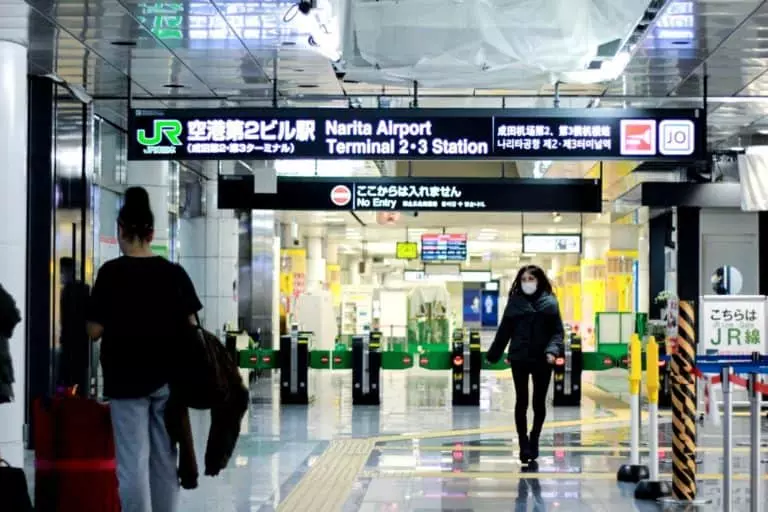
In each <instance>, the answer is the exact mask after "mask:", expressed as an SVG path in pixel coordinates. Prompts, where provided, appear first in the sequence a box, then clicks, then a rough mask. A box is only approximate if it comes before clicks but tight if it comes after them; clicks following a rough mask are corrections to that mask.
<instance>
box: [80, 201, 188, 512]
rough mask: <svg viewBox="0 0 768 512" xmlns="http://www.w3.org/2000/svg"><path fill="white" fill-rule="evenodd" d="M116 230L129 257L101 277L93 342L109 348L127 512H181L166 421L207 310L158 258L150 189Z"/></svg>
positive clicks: (92, 315)
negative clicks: (191, 334)
mask: <svg viewBox="0 0 768 512" xmlns="http://www.w3.org/2000/svg"><path fill="white" fill-rule="evenodd" d="M117 225H118V241H119V244H120V250H121V251H122V253H123V255H122V256H121V257H119V258H117V259H114V260H110V261H108V262H106V263H105V264H104V265H103V266H102V267H101V268H100V269H99V272H98V275H97V277H96V283H95V285H94V287H93V292H92V294H91V306H90V308H89V316H88V334H89V336H90V337H91V339H94V340H96V339H101V340H102V346H101V365H102V371H103V377H104V395H105V396H106V397H108V398H109V400H110V409H111V412H112V425H113V430H114V436H115V450H116V455H117V476H118V482H119V488H120V501H121V505H122V512H151V511H154V512H175V511H176V510H177V509H178V496H179V476H178V472H177V460H176V459H177V454H176V451H175V449H174V448H173V447H172V443H171V440H170V437H169V435H168V430H167V428H166V425H165V419H164V413H165V408H166V404H167V402H168V397H169V394H170V391H169V382H170V380H171V377H172V375H171V372H172V368H173V365H174V343H175V341H176V340H177V339H178V338H179V336H180V335H181V333H182V332H183V330H184V329H185V328H187V326H185V325H184V324H185V323H189V324H192V325H194V324H195V322H196V321H195V315H196V313H197V312H198V311H199V310H201V309H202V304H201V303H200V300H199V299H198V297H197V294H196V292H195V289H194V286H193V285H192V282H191V280H190V279H189V276H188V275H187V273H186V272H185V271H184V269H182V268H181V267H180V266H179V265H176V264H174V263H171V262H169V261H168V260H166V259H165V258H164V257H162V256H156V255H155V254H153V252H152V250H151V247H150V243H151V242H152V239H153V236H154V217H153V215H152V210H151V208H150V203H149V196H148V194H147V191H146V190H145V189H143V188H141V187H131V188H129V189H128V190H126V192H125V202H124V204H123V206H122V208H121V209H120V213H119V215H118V220H117Z"/></svg>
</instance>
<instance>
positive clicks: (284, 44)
mask: <svg viewBox="0 0 768 512" xmlns="http://www.w3.org/2000/svg"><path fill="white" fill-rule="evenodd" d="M281 44H282V45H283V46H296V41H283V42H282V43H281Z"/></svg>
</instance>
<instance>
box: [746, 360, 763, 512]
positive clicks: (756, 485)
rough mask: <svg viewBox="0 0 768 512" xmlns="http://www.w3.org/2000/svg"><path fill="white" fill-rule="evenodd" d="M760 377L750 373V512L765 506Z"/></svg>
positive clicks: (758, 510) (757, 511) (755, 511)
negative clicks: (761, 451)
mask: <svg viewBox="0 0 768 512" xmlns="http://www.w3.org/2000/svg"><path fill="white" fill-rule="evenodd" d="M759 383H760V378H759V375H758V374H757V373H751V374H750V375H749V407H750V415H749V424H750V429H749V430H750V432H749V435H750V437H751V442H752V447H751V448H750V453H749V496H750V500H749V501H750V505H749V510H750V512H760V511H761V510H762V508H763V503H762V501H761V494H762V493H761V492H760V491H761V487H762V474H761V472H760V421H761V418H760V410H761V405H762V404H761V402H762V400H761V395H760V391H759V390H758V389H757V386H758V384H759Z"/></svg>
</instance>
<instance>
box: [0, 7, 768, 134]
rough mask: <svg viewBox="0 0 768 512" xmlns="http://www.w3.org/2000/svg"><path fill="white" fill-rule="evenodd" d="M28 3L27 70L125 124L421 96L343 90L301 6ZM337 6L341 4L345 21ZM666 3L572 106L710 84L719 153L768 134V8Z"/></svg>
mask: <svg viewBox="0 0 768 512" xmlns="http://www.w3.org/2000/svg"><path fill="white" fill-rule="evenodd" d="M354 1H362V0H354ZM20 2H21V0H0V6H2V7H1V8H2V9H3V11H2V12H3V17H2V18H0V20H1V21H0V39H19V38H22V39H23V38H24V36H25V35H27V34H25V33H28V38H29V49H30V51H29V71H30V72H31V73H34V74H48V73H55V74H56V75H58V76H59V77H60V78H61V79H63V80H64V81H66V82H67V83H68V84H71V85H75V86H82V87H83V88H84V89H85V90H86V91H87V92H88V94H90V95H91V96H92V97H93V98H95V100H96V101H95V108H96V111H97V113H99V114H100V115H102V116H104V117H106V118H108V119H109V120H110V121H112V122H115V123H118V124H120V125H124V123H125V112H126V107H127V102H126V98H127V95H128V92H129V89H130V92H131V95H132V96H133V97H134V105H135V106H153V105H158V106H160V105H166V106H189V107H191V106H197V107H218V106H227V105H232V106H234V105H243V106H270V105H272V104H273V103H272V101H273V91H275V90H276V91H277V93H278V96H277V100H278V104H279V105H281V106H337V107H347V106H349V105H350V102H356V104H359V105H362V106H377V105H379V104H380V102H381V101H382V97H385V98H384V99H386V100H387V105H389V106H391V107H407V106H410V105H412V102H413V95H414V88H413V87H401V86H391V85H381V84H367V83H350V82H345V81H343V80H339V79H338V78H337V73H336V71H335V69H334V66H333V64H332V62H331V61H330V60H329V58H328V56H326V55H323V53H321V52H319V51H318V48H316V47H313V46H311V44H310V42H309V37H310V35H312V34H313V30H315V29H313V28H312V27H310V26H308V25H307V24H306V23H302V22H300V21H301V18H300V15H299V16H297V17H296V18H295V19H290V20H289V21H288V22H285V21H283V19H284V17H285V18H286V19H289V18H290V16H287V15H286V13H288V12H289V10H290V9H291V6H292V5H293V3H294V2H293V1H292V0H289V1H283V0H259V1H248V2H244V1H239V2H235V1H231V0H227V1H224V0H198V1H189V0H182V1H180V2H178V3H149V2H138V1H136V0H58V1H56V0H28V1H27V2H26V4H25V5H26V6H27V7H28V8H29V11H28V12H25V10H24V9H23V8H21V7H23V5H22V4H20ZM339 2H340V0H338V1H335V2H333V3H332V5H333V6H335V8H336V9H337V10H340V7H339ZM657 3H659V4H664V6H665V8H667V9H675V11H669V12H670V13H671V12H676V13H677V14H674V15H672V14H670V15H669V16H667V17H666V18H665V17H664V15H663V12H662V14H661V15H659V16H656V18H655V19H654V21H653V23H652V25H651V26H650V29H649V30H648V31H647V32H645V33H644V34H645V35H644V36H643V37H642V38H641V39H640V40H639V41H638V42H637V45H636V47H635V51H634V53H633V56H632V58H631V60H630V62H629V64H628V66H627V68H626V71H625V72H624V74H623V75H622V76H621V77H620V78H619V79H617V80H614V81H612V82H610V83H607V84H592V85H578V84H563V85H562V87H561V89H560V93H561V97H562V103H561V106H562V107H568V106H586V105H592V106H597V105H600V106H622V105H631V106H637V107H646V106H647V107H651V106H664V107H673V106H684V107H695V106H699V105H700V104H701V101H700V98H701V95H702V92H703V87H704V85H703V76H704V75H705V72H706V75H708V77H709V82H708V91H709V96H710V100H709V118H708V126H709V139H710V142H711V143H712V144H713V145H714V146H716V147H730V146H738V145H742V144H746V143H747V142H749V141H750V140H751V138H750V137H755V136H759V135H761V134H763V132H766V133H768V94H767V92H768V74H766V71H768V3H766V1H761V0H698V1H695V2H692V1H687V0H673V1H672V2H667V3H664V2H663V1H658V2H657ZM674 5H677V7H674ZM294 9H295V8H294ZM641 25H642V24H641ZM124 42H133V43H135V46H122V45H120V44H121V43H124ZM115 43H117V44H115ZM169 86H170V87H169ZM552 93H553V86H552V84H551V83H540V84H537V85H536V86H533V87H529V88H525V89H504V88H503V85H502V84H500V85H499V86H498V89H471V88H461V89H445V88H443V89H436V88H431V89H430V88H426V87H419V90H418V96H419V97H418V106H422V107H428V106H452V107H502V106H505V107H531V106H541V105H551V104H552V101H553V98H552ZM597 99H599V102H598V101H596V100H597ZM740 137H741V139H740Z"/></svg>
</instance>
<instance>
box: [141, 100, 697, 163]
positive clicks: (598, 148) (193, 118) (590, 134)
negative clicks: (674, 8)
mask: <svg viewBox="0 0 768 512" xmlns="http://www.w3.org/2000/svg"><path fill="white" fill-rule="evenodd" d="M700 124H701V123H700V121H699V112H698V110H677V109H675V110H673V109H665V110H635V109H600V108H596V109H498V110H495V109H494V110H492V109H298V108H295V109H197V110H194V109H192V110H187V109H167V110H147V109H137V110H133V111H131V115H130V117H129V120H128V134H129V139H128V159H129V160H226V159H238V160H239V159H291V158H302V159H306V158H320V159H333V158H344V159H363V160H374V159H375V160H417V159H441V160H481V159H498V158H517V159H542V160H557V159H565V160H568V159H576V160H578V159H580V160H584V159H589V160H605V159H622V158H629V157H637V156H642V157H644V159H665V158H668V159H674V160H685V159H690V160H694V159H703V158H705V157H706V147H705V144H704V141H703V137H704V133H703V129H702V127H701V126H700Z"/></svg>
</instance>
